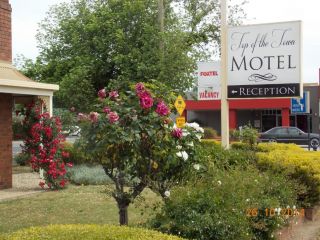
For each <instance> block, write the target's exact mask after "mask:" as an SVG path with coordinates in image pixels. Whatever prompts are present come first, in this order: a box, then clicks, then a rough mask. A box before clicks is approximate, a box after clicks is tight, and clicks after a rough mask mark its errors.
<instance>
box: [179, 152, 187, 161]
mask: <svg viewBox="0 0 320 240" xmlns="http://www.w3.org/2000/svg"><path fill="white" fill-rule="evenodd" d="M176 154H177V156H178V157H181V158H183V160H184V161H187V160H188V158H189V155H188V153H187V152H186V151H182V152H177V153H176Z"/></svg>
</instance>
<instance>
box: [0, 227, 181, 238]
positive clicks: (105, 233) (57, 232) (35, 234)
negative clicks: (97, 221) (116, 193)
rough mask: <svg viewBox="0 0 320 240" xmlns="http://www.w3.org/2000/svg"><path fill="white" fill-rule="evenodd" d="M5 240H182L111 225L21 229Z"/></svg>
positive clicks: (142, 229) (157, 233)
mask: <svg viewBox="0 0 320 240" xmlns="http://www.w3.org/2000/svg"><path fill="white" fill-rule="evenodd" d="M0 239H5V240H9V239H10V240H15V239H17V240H18V239H19V240H21V239H23V240H44V239H56V240H64V239H65V240H88V239H94V240H99V239H103V240H179V239H180V240H182V238H179V237H176V236H171V235H166V234H162V233H159V232H156V231H152V230H147V229H144V228H132V227H123V226H112V225H81V224H71V225H50V226H45V227H32V228H27V229H22V230H19V231H17V232H14V233H12V234H10V235H7V236H3V237H2V238H1V236H0Z"/></svg>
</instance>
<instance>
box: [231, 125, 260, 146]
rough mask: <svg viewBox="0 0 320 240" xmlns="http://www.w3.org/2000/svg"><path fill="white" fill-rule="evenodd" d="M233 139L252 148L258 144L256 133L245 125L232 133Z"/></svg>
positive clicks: (255, 130) (249, 126)
mask: <svg viewBox="0 0 320 240" xmlns="http://www.w3.org/2000/svg"><path fill="white" fill-rule="evenodd" d="M233 137H235V138H236V139H239V140H240V141H241V142H243V143H247V144H249V146H250V147H251V148H253V147H254V146H255V145H256V144H257V142H258V131H257V129H255V128H253V127H252V126H251V125H245V126H243V127H242V128H241V129H240V130H235V131H233Z"/></svg>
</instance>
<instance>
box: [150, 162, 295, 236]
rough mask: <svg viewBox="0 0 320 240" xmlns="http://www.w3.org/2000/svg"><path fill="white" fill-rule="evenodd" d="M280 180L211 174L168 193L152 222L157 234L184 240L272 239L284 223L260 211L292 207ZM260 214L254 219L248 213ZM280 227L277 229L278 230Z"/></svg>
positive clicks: (291, 195)
mask: <svg viewBox="0 0 320 240" xmlns="http://www.w3.org/2000/svg"><path fill="white" fill-rule="evenodd" d="M291 185H292V183H291V182H289V181H287V180H286V179H285V178H284V177H283V176H281V175H275V174H273V173H270V172H268V173H264V174H260V173H259V172H258V170H256V169H255V168H248V169H247V170H239V169H235V170H230V171H221V170H220V171H213V172H211V174H208V175H207V176H206V177H202V179H201V180H199V181H197V182H192V183H190V184H188V185H186V186H182V187H179V188H176V189H173V190H172V193H171V196H170V198H169V199H168V200H167V202H166V204H165V205H164V206H163V209H162V212H161V213H159V214H158V215H157V216H156V217H155V218H154V219H153V220H152V221H151V223H150V224H151V226H152V227H153V228H155V229H157V230H160V231H163V232H168V233H172V234H177V235H180V236H182V237H185V238H188V239H198V240H213V239H219V240H220V239H237V240H242V239H261V240H262V239H263V240H266V239H272V234H273V232H274V231H275V230H276V229H277V228H279V226H281V225H283V224H284V223H285V219H284V217H281V216H274V217H266V216H265V215H264V214H263V213H264V209H265V208H277V207H282V208H283V207H286V206H287V205H290V206H291V207H292V206H293V205H294V204H295V198H296V193H295V192H294V190H292V189H294V187H293V186H291ZM254 208H257V209H259V215H258V216H257V217H250V216H247V215H246V214H247V212H248V211H247V210H248V209H254ZM278 224H279V225H278Z"/></svg>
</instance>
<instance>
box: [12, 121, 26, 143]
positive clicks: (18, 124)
mask: <svg viewBox="0 0 320 240" xmlns="http://www.w3.org/2000/svg"><path fill="white" fill-rule="evenodd" d="M22 120H23V116H16V115H14V116H13V117H12V133H13V139H14V140H20V139H23V138H24V136H25V134H24V130H23V125H22Z"/></svg>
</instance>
